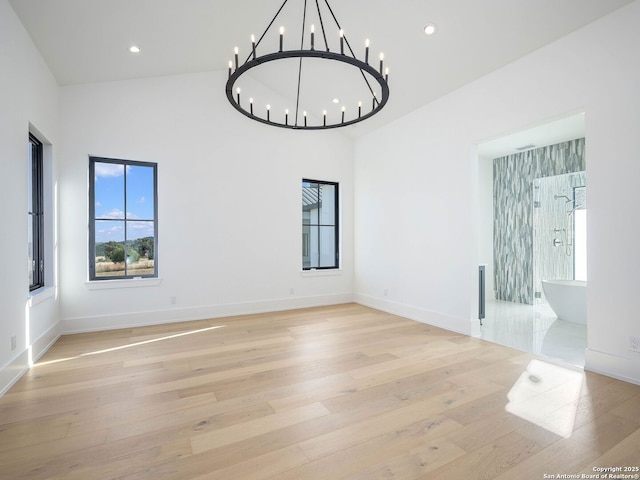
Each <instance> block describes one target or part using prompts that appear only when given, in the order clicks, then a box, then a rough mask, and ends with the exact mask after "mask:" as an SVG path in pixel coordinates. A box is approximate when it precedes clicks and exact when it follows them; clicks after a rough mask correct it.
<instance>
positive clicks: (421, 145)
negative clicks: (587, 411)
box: [355, 1, 640, 383]
mask: <svg viewBox="0 0 640 480" xmlns="http://www.w3.org/2000/svg"><path fill="white" fill-rule="evenodd" d="M638 25H640V2H638V1H636V2H634V3H632V4H630V5H629V6H627V7H624V8H622V9H620V10H618V11H617V12H615V13H613V14H612V15H610V16H608V17H605V18H603V19H601V20H600V21H597V22H595V23H593V24H591V25H590V26H587V27H586V28H583V29H581V30H579V31H577V32H575V33H574V34H572V35H569V36H567V37H565V38H563V39H561V40H559V41H558V42H556V43H554V44H552V45H550V46H548V47H545V48H543V49H540V50H538V51H536V52H534V53H532V54H530V55H528V56H527V57H524V58H522V59H520V60H518V61H516V62H514V63H512V64H511V65H509V66H507V67H505V68H502V69H500V70H498V71H496V72H494V73H491V74H489V75H487V76H485V77H483V78H482V79H480V80H478V81H476V82H473V83H471V84H469V85H467V86H465V87H463V88H461V89H459V90H457V91H456V92H453V93H452V94H450V95H448V96H446V97H445V98H442V99H440V100H438V101H436V102H433V103H432V104H430V105H427V106H425V107H423V108H421V109H419V110H417V111H415V112H414V113H412V114H410V115H408V116H406V117H404V118H402V119H400V120H398V121H396V122H394V123H392V124H390V125H388V126H387V127H385V128H383V129H381V130H380V131H377V132H376V133H375V134H373V135H369V136H367V137H364V138H361V139H360V140H359V141H358V142H357V144H356V173H355V178H356V184H355V192H356V197H355V204H356V213H355V215H356V222H355V238H356V245H357V247H358V248H357V249H356V276H355V282H356V283H355V288H356V299H357V300H358V301H360V302H362V303H365V304H368V305H372V306H376V307H378V308H382V309H385V310H387V311H391V312H396V313H401V314H404V315H408V316H411V317H412V318H415V319H418V320H422V321H426V322H429V323H434V324H437V325H442V326H444V327H447V328H450V329H452V330H458V331H463V332H470V331H472V326H473V325H475V323H476V322H477V320H475V311H476V302H477V298H476V294H475V292H476V289H477V284H476V281H475V275H476V270H477V263H478V262H479V261H480V259H479V256H478V242H479V235H480V228H479V226H478V224H477V223H478V222H477V217H478V215H479V210H478V209H479V207H478V205H477V191H478V185H477V184H478V178H477V174H478V173H477V172H478V159H477V154H476V153H475V145H477V144H478V143H480V142H482V141H483V140H484V139H488V138H495V137H497V136H500V135H502V134H505V133H511V132H514V131H518V130H524V129H526V128H528V127H530V126H533V125H539V124H541V123H544V122H545V121H547V120H552V119H555V118H558V117H562V116H565V115H567V114H569V113H573V112H576V111H581V110H583V109H584V111H585V112H586V119H587V126H586V138H587V147H586V148H587V150H586V151H587V172H588V176H589V227H588V228H589V232H588V235H589V238H588V242H589V265H588V268H589V290H588V297H589V298H588V322H589V335H588V351H587V359H586V367H587V368H588V369H591V370H595V371H600V372H603V373H608V374H610V375H613V376H617V377H620V378H625V379H629V380H632V381H635V382H638V383H640V354H639V353H635V352H631V351H629V350H628V345H629V342H628V337H629V336H631V335H634V336H640V321H639V318H640V316H639V314H638V311H639V310H640V305H639V303H640V301H639V300H638V295H637V286H638V284H639V282H638V278H637V275H638V269H639V267H640V249H638V248H636V245H635V243H634V242H635V239H637V238H638V237H639V236H640V220H639V217H638V215H637V208H638V201H637V194H636V193H635V192H636V189H637V182H638V179H639V178H640V162H638V155H639V152H640V148H639V146H638V142H637V136H638V132H639V131H640V116H639V115H638V111H639V109H640V95H639V94H638V85H640V56H639V55H638V54H637V52H638V51H639V48H640V29H638V28H637V26H638ZM392 94H393V92H392ZM384 289H388V296H387V297H385V296H384V293H383V292H384Z"/></svg>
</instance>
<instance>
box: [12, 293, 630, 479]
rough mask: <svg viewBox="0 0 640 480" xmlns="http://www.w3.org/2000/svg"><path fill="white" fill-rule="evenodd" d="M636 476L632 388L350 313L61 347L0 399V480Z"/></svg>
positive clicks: (389, 318) (69, 342)
mask: <svg viewBox="0 0 640 480" xmlns="http://www.w3.org/2000/svg"><path fill="white" fill-rule="evenodd" d="M638 466H640V386H637V385H632V384H629V383H625V382H621V381H617V380H614V379H611V378H608V377H605V376H601V375H596V374H591V373H586V374H585V373H583V372H581V371H574V370H568V369H565V368H562V367H559V366H556V365H552V364H549V363H546V362H544V361H542V360H541V359H536V358H535V357H533V356H531V355H529V354H525V353H522V352H519V351H516V350H512V349H509V348H506V347H502V346H499V345H495V344H491V343H488V342H485V341H482V340H479V339H476V338H470V337H466V336H462V335H458V334H455V333H451V332H448V331H445V330H441V329H438V328H435V327H431V326H428V325H423V324H420V323H416V322H413V321H410V320H407V319H404V318H400V317H396V316H393V315H389V314H386V313H383V312H380V311H376V310H372V309H369V308H365V307H362V306H359V305H355V304H346V305H337V306H332V307H323V308H312V309H304V310H296V311H288V312H280V313H267V314H262V315H251V316H242V317H232V318H224V319H214V320H205V321H198V322H188V323H177V324H171V325H162V326H153V327H143V328H134V329H126V330H117V331H110V332H102V333H90V334H81V335H70V336H64V337H62V338H61V339H60V340H59V341H58V342H57V343H56V344H55V345H54V346H53V347H52V348H51V349H50V350H49V352H48V353H47V354H46V355H45V356H44V357H43V358H42V359H41V360H40V361H39V362H38V364H37V365H35V366H34V367H33V368H32V369H31V371H30V372H29V373H27V374H26V375H25V376H24V377H23V378H22V379H21V380H20V381H19V382H18V383H16V385H14V387H13V388H12V389H11V390H10V391H9V392H7V393H6V394H5V395H4V396H3V397H2V398H0V478H2V479H12V480H13V479H26V478H28V479H45V478H46V479H50V478H55V479H62V478H64V479H81V480H95V479H100V480H101V479H116V478H117V479H126V480H133V479H154V480H157V479H179V480H187V479H209V478H211V479H225V480H227V479H229V480H235V479H241V480H245V479H274V480H276V479H277V480H284V479H290V480H300V479H322V480H333V479H342V478H347V479H362V480H372V479H391V478H393V479H407V480H408V479H429V480H439V479H447V480H452V479H453V480H458V479H487V478H499V479H525V480H527V479H542V478H545V477H544V475H545V474H547V475H558V474H581V473H586V474H593V473H594V472H593V468H594V467H638ZM632 473H638V472H632ZM547 478H551V477H547ZM556 478H557V477H556Z"/></svg>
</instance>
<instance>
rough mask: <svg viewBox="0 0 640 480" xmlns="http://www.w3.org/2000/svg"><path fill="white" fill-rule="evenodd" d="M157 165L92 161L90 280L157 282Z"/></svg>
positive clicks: (119, 161) (122, 161) (90, 168)
mask: <svg viewBox="0 0 640 480" xmlns="http://www.w3.org/2000/svg"><path fill="white" fill-rule="evenodd" d="M157 203H158V202H157V165H156V164H155V163H146V162H137V161H132V160H115V159H110V158H97V157H90V158H89V222H90V223H89V279H90V280H104V279H118V278H138V277H157V276H158V264H157V245H158V215H157Z"/></svg>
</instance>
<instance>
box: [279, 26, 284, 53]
mask: <svg viewBox="0 0 640 480" xmlns="http://www.w3.org/2000/svg"><path fill="white" fill-rule="evenodd" d="M283 40H284V27H280V51H282V43H283Z"/></svg>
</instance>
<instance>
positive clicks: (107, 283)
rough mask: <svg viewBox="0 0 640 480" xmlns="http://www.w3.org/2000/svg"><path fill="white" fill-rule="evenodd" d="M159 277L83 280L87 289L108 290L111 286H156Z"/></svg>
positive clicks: (159, 281) (159, 282) (159, 280)
mask: <svg viewBox="0 0 640 480" xmlns="http://www.w3.org/2000/svg"><path fill="white" fill-rule="evenodd" d="M161 283H162V279H161V278H127V279H120V280H92V281H88V282H84V285H85V287H87V290H109V289H113V288H136V287H157V286H158V285H160V284H161Z"/></svg>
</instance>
